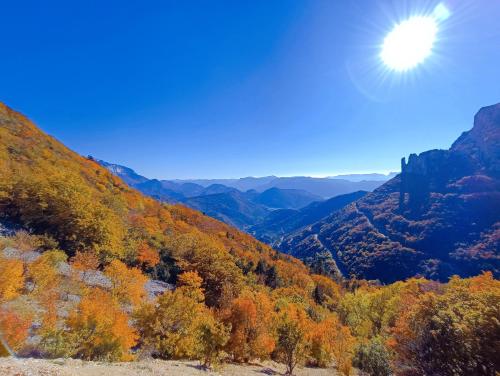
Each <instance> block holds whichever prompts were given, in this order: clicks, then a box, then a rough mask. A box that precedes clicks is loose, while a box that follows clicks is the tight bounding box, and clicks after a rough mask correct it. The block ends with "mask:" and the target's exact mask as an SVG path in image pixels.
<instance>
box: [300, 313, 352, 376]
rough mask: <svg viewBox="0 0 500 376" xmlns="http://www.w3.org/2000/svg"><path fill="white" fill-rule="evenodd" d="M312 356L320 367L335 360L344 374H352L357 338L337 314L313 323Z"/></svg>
mask: <svg viewBox="0 0 500 376" xmlns="http://www.w3.org/2000/svg"><path fill="white" fill-rule="evenodd" d="M308 335H309V337H310V342H311V358H312V359H314V364H315V365H316V366H318V367H327V366H329V365H331V364H332V362H335V364H336V366H337V369H338V370H339V372H341V373H342V374H343V375H350V373H351V365H352V357H353V354H354V345H355V342H356V341H355V339H354V337H353V336H352V335H351V333H350V330H349V328H348V327H346V326H343V325H342V324H341V323H340V322H339V320H338V319H337V317H336V316H335V315H329V316H328V317H327V318H326V319H324V320H323V321H320V322H318V323H312V324H311V330H310V332H309V334H308Z"/></svg>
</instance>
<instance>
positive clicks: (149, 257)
mask: <svg viewBox="0 0 500 376" xmlns="http://www.w3.org/2000/svg"><path fill="white" fill-rule="evenodd" d="M137 261H139V263H140V264H141V265H143V266H145V267H153V266H156V265H157V264H158V263H159V262H160V255H159V254H158V251H156V250H155V249H153V248H151V247H150V246H149V245H148V244H147V243H146V242H142V243H141V244H140V245H139V249H138V251H137Z"/></svg>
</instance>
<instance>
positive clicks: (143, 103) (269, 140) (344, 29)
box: [0, 0, 500, 178]
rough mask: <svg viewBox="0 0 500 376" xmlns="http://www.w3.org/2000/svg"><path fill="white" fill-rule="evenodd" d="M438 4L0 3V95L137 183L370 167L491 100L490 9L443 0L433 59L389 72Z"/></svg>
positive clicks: (496, 47) (449, 132)
mask: <svg viewBox="0 0 500 376" xmlns="http://www.w3.org/2000/svg"><path fill="white" fill-rule="evenodd" d="M437 4H438V2H437V1H425V0H420V1H404V0H394V1H374V0H366V1H362V0H357V1H347V0H345V1H331V0H311V1H304V0H300V1H294V0H285V1H283V0H252V1H244V0H241V1H234V0H232V1H222V0H214V1H195V0H192V1H125V0H121V1H113V0H108V1H93V0H88V1H51V0H47V1H43V2H41V1H23V0H18V1H0V5H1V8H0V9H1V14H2V22H1V23H0V35H2V45H1V49H0V72H1V73H0V101H2V102H5V103H6V104H8V105H10V106H11V107H13V108H15V109H17V110H19V111H21V112H23V113H25V114H27V115H28V116H29V117H30V118H32V119H33V120H34V121H35V122H36V123H37V124H38V125H39V126H40V127H41V128H42V129H44V130H45V131H46V132H48V133H50V134H51V135H53V136H55V137H56V138H58V139H59V140H61V141H62V142H64V143H65V144H66V145H68V146H69V147H71V148H72V149H73V150H75V151H77V152H79V153H81V154H83V155H87V154H91V155H93V156H95V157H97V158H101V159H105V160H107V161H110V162H115V163H121V164H124V165H127V166H130V167H132V168H134V169H135V170H137V171H138V172H139V173H142V174H144V175H146V176H148V177H157V178H208V177H212V178H222V177H242V176H250V175H251V176H264V175H271V174H274V175H281V176H289V175H312V176H323V175H332V174H335V173H350V172H379V171H389V170H395V169H397V168H399V164H400V162H399V161H400V158H401V157H403V156H407V155H408V154H409V153H412V152H417V153H418V152H422V151H425V150H428V149H433V148H447V147H449V146H450V144H451V143H452V142H453V141H454V140H455V139H456V138H457V137H458V136H459V135H460V133H461V132H462V131H465V130H467V129H469V128H470V127H471V126H472V118H473V115H474V113H475V112H476V111H477V110H478V109H479V108H480V107H481V106H485V105H490V104H493V103H496V102H499V101H500V68H499V67H500V27H499V26H498V25H499V24H498V20H499V19H500V1H496V0H462V1H460V0H454V1H452V0H449V1H446V0H445V1H444V4H445V5H446V6H447V7H448V8H449V10H450V11H451V16H450V17H449V18H448V19H447V20H446V21H443V22H442V24H441V25H440V30H439V33H438V40H437V42H436V44H435V52H434V53H433V54H432V55H431V56H430V57H429V58H428V59H427V60H426V61H425V62H424V63H423V64H422V65H421V66H419V67H418V68H417V69H415V70H413V71H411V72H409V73H406V74H401V73H396V72H387V71H385V70H384V68H383V66H382V65H381V63H380V59H379V57H378V54H379V53H380V45H381V43H382V41H383V39H384V36H385V34H386V33H387V32H388V31H390V29H391V28H392V26H393V25H394V23H395V22H397V21H398V20H402V19H404V18H405V17H407V16H408V15H412V14H420V13H422V12H424V13H425V12H428V11H429V10H432V9H433V8H434V7H435V6H436V5H437Z"/></svg>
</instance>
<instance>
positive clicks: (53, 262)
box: [28, 250, 67, 293]
mask: <svg viewBox="0 0 500 376" xmlns="http://www.w3.org/2000/svg"><path fill="white" fill-rule="evenodd" d="M66 259H67V256H66V254H65V253H64V252H62V251H59V250H51V251H47V252H44V253H42V255H41V256H40V257H38V258H37V259H36V260H35V261H33V262H32V263H31V264H30V265H29V266H28V275H29V279H30V281H31V282H32V283H33V289H34V290H35V291H36V292H37V293H45V292H47V291H48V290H50V289H52V288H55V287H56V286H57V285H58V284H59V282H60V281H61V278H62V276H61V274H60V273H59V270H58V267H59V264H60V263H61V262H65V261H66Z"/></svg>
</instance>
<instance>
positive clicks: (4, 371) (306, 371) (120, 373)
mask: <svg viewBox="0 0 500 376" xmlns="http://www.w3.org/2000/svg"><path fill="white" fill-rule="evenodd" d="M284 371H285V369H284V367H283V366H282V365H280V364H277V363H274V362H265V363H263V364H255V365H235V364H226V365H224V367H223V368H222V369H220V370H218V371H205V370H203V369H202V368H200V367H199V363H198V362H189V361H161V360H147V361H140V362H130V363H104V362H84V361H81V360H75V359H55V360H45V359H20V360H18V359H14V358H0V375H1V376H136V375H140V376H150V375H154V376H165V375H186V376H200V375H205V376H212V375H213V376H216V375H224V376H259V375H261V376H265V375H276V376H277V375H282V374H283V372H284ZM294 374H295V375H297V376H327V375H328V376H335V375H339V374H338V373H337V372H335V371H334V370H333V369H316V368H300V369H299V368H298V369H297V371H296V372H294Z"/></svg>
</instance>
